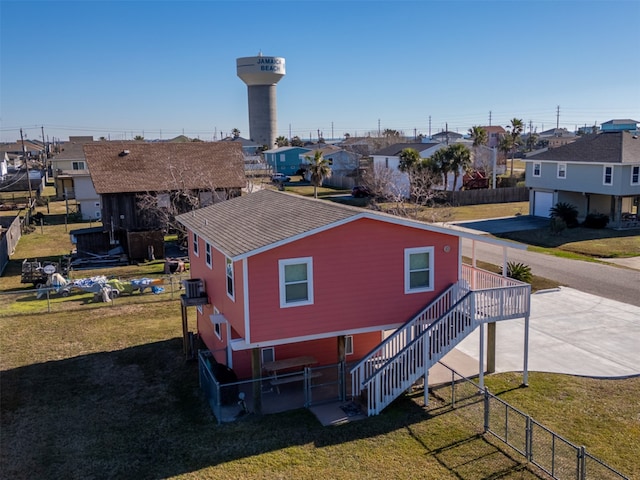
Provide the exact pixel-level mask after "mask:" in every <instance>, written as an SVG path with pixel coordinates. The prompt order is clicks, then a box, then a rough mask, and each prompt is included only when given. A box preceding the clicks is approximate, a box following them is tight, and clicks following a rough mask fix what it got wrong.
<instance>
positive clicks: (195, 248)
mask: <svg viewBox="0 0 640 480" xmlns="http://www.w3.org/2000/svg"><path fill="white" fill-rule="evenodd" d="M193 254H194V255H195V256H196V257H199V256H200V253H198V234H197V233H196V232H193Z"/></svg>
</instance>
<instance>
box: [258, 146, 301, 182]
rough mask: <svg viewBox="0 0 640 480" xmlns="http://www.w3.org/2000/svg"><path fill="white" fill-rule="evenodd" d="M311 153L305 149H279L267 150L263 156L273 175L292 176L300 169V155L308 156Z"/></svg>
mask: <svg viewBox="0 0 640 480" xmlns="http://www.w3.org/2000/svg"><path fill="white" fill-rule="evenodd" d="M310 151H311V149H310V148H304V147H278V148H272V149H271V150H265V151H264V152H263V153H262V154H263V156H264V161H265V163H266V164H267V165H269V166H270V167H271V169H272V171H273V173H284V174H285V175H289V176H292V175H295V174H296V172H297V171H298V170H299V169H300V165H301V162H300V155H308V154H309V152H310Z"/></svg>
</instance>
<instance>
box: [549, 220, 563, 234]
mask: <svg viewBox="0 0 640 480" xmlns="http://www.w3.org/2000/svg"><path fill="white" fill-rule="evenodd" d="M549 228H550V229H551V233H553V234H556V235H557V234H559V233H560V232H562V231H563V230H565V229H566V228H567V224H566V223H565V221H564V220H562V219H561V218H560V217H553V218H551V222H549Z"/></svg>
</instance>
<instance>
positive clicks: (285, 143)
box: [276, 135, 289, 148]
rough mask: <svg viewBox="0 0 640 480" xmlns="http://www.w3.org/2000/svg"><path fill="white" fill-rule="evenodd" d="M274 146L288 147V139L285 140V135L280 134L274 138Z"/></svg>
mask: <svg viewBox="0 0 640 480" xmlns="http://www.w3.org/2000/svg"><path fill="white" fill-rule="evenodd" d="M276 146H277V147H278V148H280V147H288V146H289V140H287V137H285V136H283V135H280V136H279V137H278V138H276Z"/></svg>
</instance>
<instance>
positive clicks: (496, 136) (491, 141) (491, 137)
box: [482, 125, 507, 148]
mask: <svg viewBox="0 0 640 480" xmlns="http://www.w3.org/2000/svg"><path fill="white" fill-rule="evenodd" d="M482 128H484V129H485V131H486V132H487V147H489V148H493V147H496V148H497V147H498V145H500V139H501V138H502V137H503V136H504V135H506V134H507V131H506V130H505V129H504V128H502V127H501V126H500V125H487V126H483V127H482Z"/></svg>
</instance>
